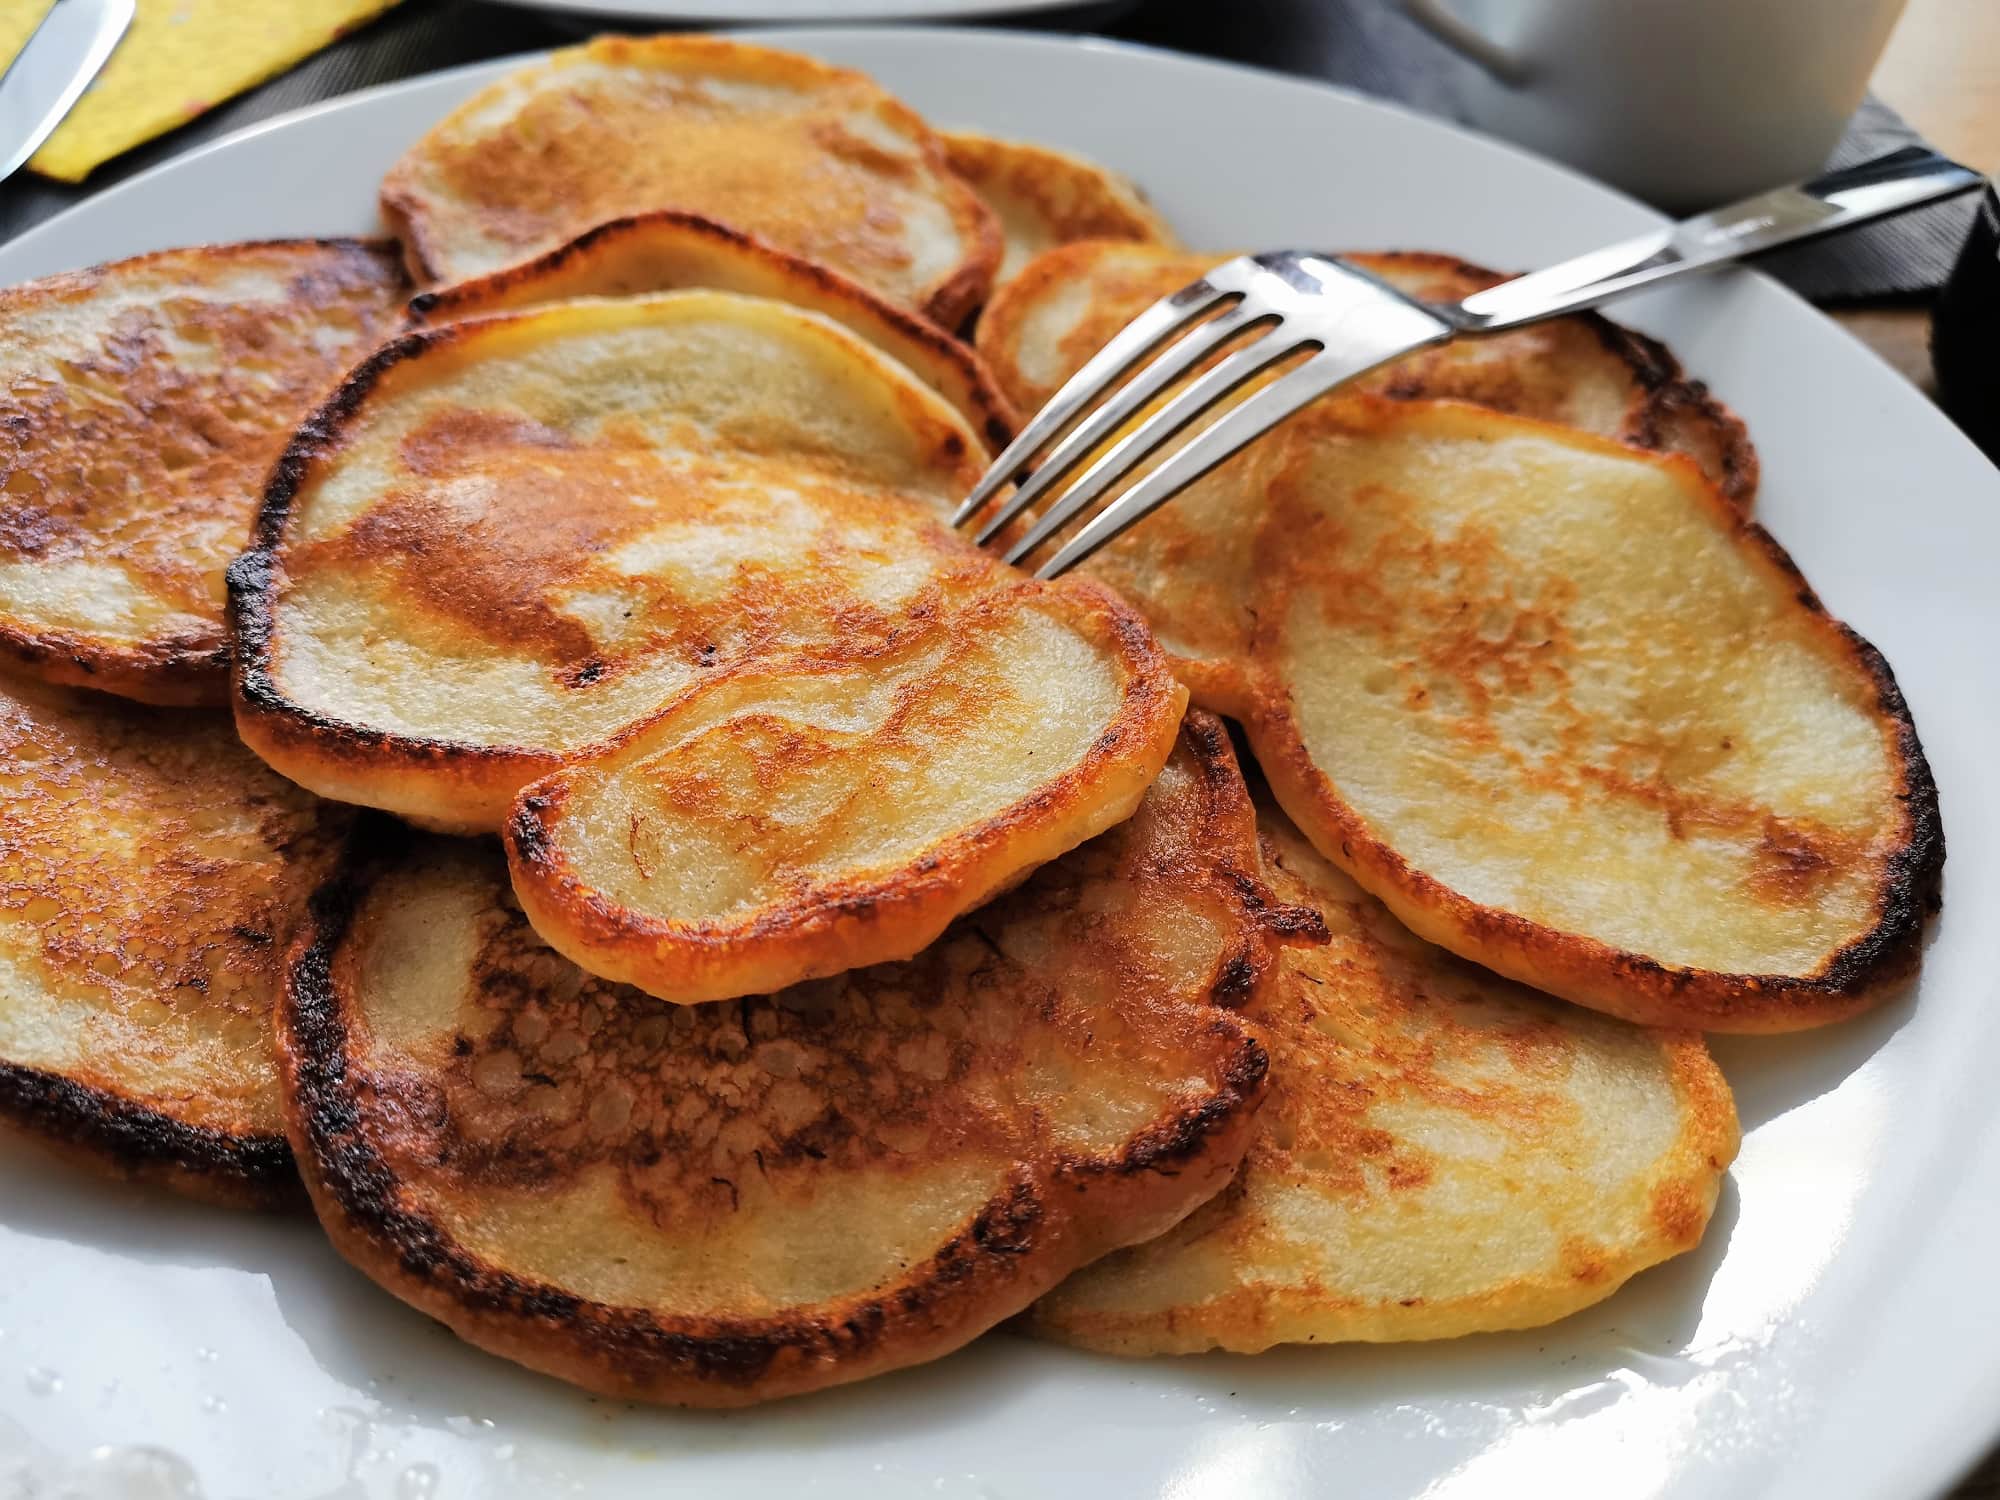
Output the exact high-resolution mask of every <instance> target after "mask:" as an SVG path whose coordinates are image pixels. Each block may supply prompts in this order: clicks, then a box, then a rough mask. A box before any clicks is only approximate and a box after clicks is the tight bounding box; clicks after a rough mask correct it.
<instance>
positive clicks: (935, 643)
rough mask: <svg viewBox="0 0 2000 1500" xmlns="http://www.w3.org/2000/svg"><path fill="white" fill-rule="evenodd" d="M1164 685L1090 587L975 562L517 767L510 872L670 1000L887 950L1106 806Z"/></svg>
mask: <svg viewBox="0 0 2000 1500" xmlns="http://www.w3.org/2000/svg"><path fill="white" fill-rule="evenodd" d="M1052 685H1059V687H1055V686H1052ZM1186 702H1187V692H1186V690H1185V689H1184V688H1182V687H1180V686H1179V685H1178V684H1177V683H1175V682H1173V681H1172V679H1171V677H1170V675H1169V673H1168V670H1167V666H1166V659H1165V658H1164V657H1163V656H1162V655H1161V654H1160V652H1159V648H1158V647H1157V646H1155V645H1154V644H1153V642H1152V639H1151V638H1150V636H1148V635H1147V634H1146V633H1145V630H1144V627H1143V626H1141V625H1140V624H1139V622H1138V621H1137V620H1136V619H1135V618H1134V617H1133V616H1132V615H1131V614H1130V613H1129V612H1128V611H1127V610H1125V609H1124V608H1123V607H1120V606H1115V605H1114V604H1113V602H1112V600H1111V598H1110V596H1109V595H1108V594H1104V593H1101V592H1099V591H1096V590H1089V591H1080V590H1076V589H1065V590H1053V589H1050V588H1049V587H1048V586H1047V585H1045V584H1037V583H1034V582H1032V581H1029V580H1026V579H1022V580H1020V581H1019V582H1015V583H1012V584H1008V585H998V586H996V587H994V588H993V590H992V591H991V592H988V593H984V594H981V595H979V596H977V597H975V598H974V599H972V600H970V601H969V602H967V603H965V604H963V605H960V606H957V607H956V608H953V609H950V610H948V611H945V612H941V613H940V614H938V615H937V616H934V617H932V618H928V619H926V618H917V619H913V620H912V621H911V623H910V628H909V629H907V630H905V631H904V632H903V633H902V634H900V635H899V636H898V638H897V639H896V640H895V641H894V642H892V643H891V644H889V645H888V646H887V647H886V648H884V649H881V650H870V651H868V652H866V653H862V654H850V653H846V652H838V651H833V652H828V653H826V654H825V655H823V656H820V657H818V658H817V659H814V660H810V661H805V662H792V663H785V664H783V665H782V666H779V667H777V668H776V669H773V670H766V671H757V670H751V671H747V672H743V673H740V674H732V675H729V676H726V677H724V678H722V679H721V680H719V681H717V682H715V683H712V684H710V685H708V686H706V687H704V688H703V689H701V690H699V691H697V692H694V693H690V694H688V695H686V696H685V697H683V698H681V699H680V700H678V701H677V702H676V703H675V704H674V706H673V707H672V708H670V709H669V710H667V711H666V712H665V713H663V714H661V715H660V716H659V717H658V718H657V719H655V720H653V721H651V722H650V723H648V724H646V725H644V726H643V727H641V728H639V729H636V730H634V731H632V732H631V733H630V734H628V735H626V736H623V737H621V739H620V741H619V742H618V744H617V745H616V746H615V748H613V749H611V750H609V751H607V752H604V753H601V754H599V755H595V756H590V757H586V758H583V759H581V760H579V761H577V762H575V763H573V764H571V765H569V766H565V767H564V768H563V769H561V770H559V771H557V772H555V773H554V774H553V775H552V776H548V777H546V778H544V779H543V780H541V781H538V782H536V783H534V784H533V785H531V786H529V787H528V788H527V789H526V790H525V791H523V792H522V794H521V796H520V798H519V800H517V801H516V802H515V804H514V811H513V814H512V816H511V817H510V818H509V819H508V823H507V830H506V832H507V853H508V863H509V865H510V867H511V869H512V873H513V879H514V889H515V892H516V894H517V895H518V897H519V898H520V901H521V904H522V906H523V908H524V909H525V910H526V912H527V914H528V918H529V920H530V921H531V922H533V923H534V926H535V930H536V931H537V932H539V933H540V934H541V935H542V937H543V938H544V939H545V940H546V941H548V942H549V943H551V944H553V945H554V946H555V947H556V948H558V949H559V950H561V951H562V952H563V953H564V954H566V955H567V956H568V957H570V958H572V959H574V960H575V961H576V962H577V963H579V964H581V965H582V966H583V967H584V968H586V969H588V970H590V971H591V972H592V973H593V974H600V975H603V976H604V977H606V978H609V979H615V980H622V981H624V982H626V983H629V984H634V985H637V986H638V987H639V988H641V989H644V990H646V991H648V992H650V993H651V994H654V995H656V996H659V997H660V998H661V999H665V1000H673V1001H677V1002H679V1003H682V1004H688V1003H692V1002H696V1001H702V1000H723V999H728V998H730V997H732V996H735V995H747V994H760V993H765V992H768V991H770V990H773V989H777V988H779V987H781V986H784V985H787V984H795V983H798V982H800V981H802V980H807V979H816V978H820V977H822V976H825V975H828V974H838V973H840V972H841V971H842V970H845V969H852V968H857V967H860V966H861V965H864V964H873V963H881V962H885V961H887V960H890V959H899V958H908V957H910V956H912V955H913V954H915V953H916V952H918V950H920V949H922V948H923V947H925V946H926V945H928V944H929V943H930V942H931V941H932V939H934V938H936V937H937V936H938V934H939V933H941V932H942V931H943V930H944V928H945V924H946V923H948V922H949V921H950V920H951V919H952V918H953V917H955V916H957V915H959V914H960V913H961V912H965V911H969V910H971V909H972V908H973V907H975V906H978V905H980V904H981V903H983V902H984V901H985V900H986V899H987V898H988V897H990V896H991V895H993V894H994V892H996V891H998V890H1000V889H1002V888H1004V887H1006V886H1008V885H1011V884H1013V883H1014V882H1015V881H1017V880H1019V879H1020V878H1021V876H1022V875H1023V874H1024V873H1025V872H1027V871H1029V870H1032V869H1033V868H1035V867H1036V866H1037V865H1040V864H1043V863H1045V862H1047V861H1048V860H1051V859H1053V858H1055V857H1056V856H1057V855H1059V854H1061V853H1063V852H1064V851H1065V850H1067V849H1071V848H1073V847H1075V846H1076V845H1077V844H1080V843H1082V842H1083V841H1084V840H1085V839H1088V838H1090V837H1091V836H1092V835H1094V834H1097V833H1101V832H1102V831H1103V830H1104V829H1106V828H1108V827H1109V826H1111V825H1112V824H1113V823H1117V822H1120V821H1122V820H1123V819H1125V818H1127V817H1130V816H1131V814H1132V810H1133V809H1134V808H1135V807H1137V806H1138V804H1139V799H1140V797H1141V796H1143V795H1144V794H1145V790H1146V787H1147V785H1148V784H1149V783H1150V782H1151V781H1152V780H1153V778H1154V777H1155V776H1156V775H1158V774H1159V769H1160V767H1161V765H1163V764H1164V763H1165V761H1166V758H1167V754H1168V752H1169V751H1170V750H1171V749H1172V748H1173V742H1174V735H1175V731H1176V729H1177V727H1178V725H1179V724H1180V719H1181V711H1182V708H1183V707H1184V705H1185V704H1186Z"/></svg>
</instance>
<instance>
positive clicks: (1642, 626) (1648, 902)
mask: <svg viewBox="0 0 2000 1500" xmlns="http://www.w3.org/2000/svg"><path fill="white" fill-rule="evenodd" d="M1276 451H1277V452H1278V454H1279V455H1280V458H1279V460H1278V461H1275V462H1274V463H1273V465H1272V467H1271V468H1270V469H1269V471H1268V482H1267V484H1266V486H1265V487H1264V488H1263V490H1262V492H1261V497H1262V498H1261V504H1259V505H1258V506H1257V507H1256V508H1255V509H1254V510H1248V509H1245V508H1243V507H1241V506H1239V507H1238V508H1236V509H1235V510H1234V511H1231V512H1226V513H1223V512H1216V511H1213V510H1209V509H1204V508H1203V507H1202V506H1199V505H1197V506H1186V505H1183V504H1181V503H1179V502H1176V503H1175V504H1174V505H1170V506H1168V507H1167V508H1166V509H1165V510H1163V511H1162V512H1161V515H1162V516H1167V515H1172V516H1174V518H1175V525H1176V526H1177V527H1179V528H1181V529H1180V530H1178V531H1176V532H1174V533H1173V535H1174V537H1175V538H1176V541H1177V543H1178V544H1179V545H1180V546H1181V548H1182V550H1181V551H1180V552H1178V553H1177V554H1176V556H1175V557H1174V559H1173V560H1172V563H1171V565H1168V564H1167V563H1165V562H1161V563H1160V564H1159V565H1158V566H1157V567H1156V568H1155V569H1154V570H1153V572H1152V573H1151V574H1150V575H1149V576H1150V577H1151V578H1152V579H1153V581H1154V583H1155V589H1154V591H1153V592H1151V593H1143V594H1141V593H1135V595H1134V597H1136V598H1138V599H1139V601H1140V602H1141V604H1142V606H1143V607H1144V608H1145V609H1146V611H1147V612H1148V614H1149V615H1151V616H1153V617H1154V618H1157V619H1161V620H1180V619H1181V618H1182V617H1183V615H1184V614H1185V615H1186V616H1187V617H1188V621H1189V623H1186V624H1184V626H1183V627H1182V630H1181V635H1180V636H1179V637H1178V638H1176V637H1173V636H1171V635H1170V636H1169V639H1168V641H1167V644H1168V645H1169V646H1170V648H1172V649H1177V650H1185V649H1188V648H1189V647H1190V646H1198V647H1199V648H1201V649H1202V651H1203V652H1204V653H1205V655H1204V658H1203V660H1202V661H1200V662H1198V663H1196V664H1195V665H1194V666H1193V668H1192V669H1191V670H1189V671H1188V672H1187V675H1188V676H1189V677H1190V678H1191V679H1192V680H1193V683H1194V689H1195V696H1196V698H1197V699H1198V700H1200V701H1203V702H1204V703H1205V704H1206V706H1209V707H1211V708H1214V709H1217V710H1218V711H1221V712H1225V713H1229V714H1231V715H1233V716H1235V717H1237V718H1239V719H1241V720H1242V721H1243V723H1244V725H1245V727H1246V729H1247V731H1248V733H1249V736H1250V741H1251V744H1252V746H1253V747H1254V748H1255V750H1256V753H1257V759H1258V762H1259V764H1260V765H1261V766H1262V767H1263V768H1264V771H1265V773H1266V775H1267V776H1268V777H1269V778H1270V781H1271V784H1272V787H1273V789H1274V791H1275V792H1276V794H1277V797H1278V800H1279V801H1280V803H1282V804H1283V806H1284V808H1285V810H1286V812H1287V813H1289V814H1290V815H1291V817H1292V818H1293V819H1294V820H1295V821H1296V822H1297V823H1298V824H1299V826H1300V827H1301V828H1302V829H1304V830H1305V832H1306V834H1307V836H1308V837H1310V838H1311V839H1312V841H1313V843H1314V844H1315V845H1316V846H1317V847H1318V848H1319V849H1320V850H1321V851H1322V852H1323V853H1324V854H1325V855H1326V856H1327V857H1328V858H1329V859H1331V860H1332V861H1333V862H1334V863H1335V864H1337V865H1339V866H1340V867H1341V868H1342V869H1343V870H1345V871H1346V872H1347V873H1348V874H1349V875H1351V876H1352V877H1353V878H1354V880H1355V881H1356V882H1357V883H1359V884H1360V885H1361V886H1362V887H1363V888H1364V889H1366V890H1368V891H1369V892H1370V893H1371V894H1373V895H1375V896H1376V897H1378V898H1379V899H1381V900H1382V901H1383V902H1384V903H1385V904H1386V905H1387V906H1388V907H1389V909H1390V910H1391V911H1393V912H1394V913H1395V914H1396V915H1397V916H1398V917H1399V918H1401V919H1402V920H1403V921H1404V922H1405V923H1406V924H1408V925H1409V926H1410V927H1412V928H1413V929H1415V930H1416V931H1417V932H1418V933H1419V934H1420V935H1421V936H1423V937H1425V938H1428V939H1429V940H1430V941H1432V942H1435V943H1438V944H1440V945H1441V946H1443V947H1445V948H1448V949H1450V950H1452V951H1453V952H1455V953H1457V954H1459V955H1460V956H1461V957H1464V958H1469V959H1471V960H1473V961H1475V962H1477V963H1481V964H1484V965H1486V966H1487V967H1488V968H1491V969H1494V970H1496V971H1497V972H1499V973H1502V974H1505V975H1507V976H1509V977H1510V978H1514V979H1518V980H1521V981H1522V982H1524V983H1527V984H1531V985H1534V986H1535V987H1536V988H1538V989H1543V990H1547V991H1549V992H1550V993H1552V994H1557V995H1561V996H1563V997H1564V998H1566V999H1570V1000H1574V1001H1577V1002H1578V1003H1580V1004H1584V1005H1589V1006H1593V1007H1595V1008H1597V1009H1599V1010H1604V1011H1607V1012H1609V1013H1611V1014H1613V1015H1618V1016H1623V1017H1625V1018H1626V1019H1628V1020H1633V1021H1638V1022H1641V1023H1643V1024H1650V1025H1676V1026H1691V1027H1702V1028H1706V1029H1711V1030H1717V1031H1783V1030H1788V1029H1792V1028H1796V1027H1801V1026H1812V1025H1817V1024H1820V1023H1822V1022H1826V1021H1831V1020H1836V1019H1839V1018H1840V1017H1842V1016H1846V1015H1850V1014H1852V1013H1854V1012H1855V1011H1857V1010H1860V1009H1862V1008H1864V1007H1865V1006H1867V1005H1869V1004H1871V1003H1873V1002H1874V1001H1876V1000H1878V999H1879V998H1881V997H1882V996H1883V995H1884V994H1885V993H1887V992H1888V990H1889V989H1890V988H1891V987H1893V986H1894V985H1895V984H1896V983H1897V982H1898V981H1900V980H1901V979H1902V978H1904V977H1905V976H1906V975H1907V974H1908V973H1909V972H1910V970H1911V969H1912V968H1913V967H1914V965H1915V963H1916V960H1917V950H1918V945H1919V942H1920V939H1921V936H1922V929H1923V922H1924V916H1925V913H1926V911H1927V910H1928V909H1929V908H1931V907H1932V906H1934V905H1935V901H1936V893H1937V889H1938V882H1939V876H1940V871H1941V869H1942V866H1943V861H1944V841H1943V835H1942V832H1941V830H1940V827H1939V822H1938V806H1937V792H1936V788H1935V786H1934V785H1933V783H1932V781H1931V777H1930V771H1929V768H1928V766H1927V765H1926V764H1925V761H1924V756H1923V750H1922V747H1921V746H1920V744H1919V743H1918V740H1917V734H1916V729H1915V726H1914V725H1913V724H1912V722H1911V719H1910V714H1909V710H1908V708H1907V707H1906V705H1905V704H1904V702H1903V698H1902V695H1901V694H1900V693H1899V692H1898V691H1897V688H1896V683H1895V678H1894V676H1893V675H1892V674H1891V672H1890V670H1889V667H1888V664H1887V663H1886V662H1884V661H1883V660H1882V658H1881V656H1880V654H1879V653H1877V652H1876V651H1875V650H1874V649H1873V648H1872V647H1871V646H1869V645H1868V644H1867V643H1866V642H1864V641H1862V640H1861V639H1860V638H1859V637H1858V636H1856V635H1855V634H1854V633H1853V632H1852V631H1851V630H1849V629H1848V628H1847V627H1846V626H1844V625H1842V624H1841V623H1840V622H1839V621H1837V620H1835V619H1833V618H1831V617H1830V616H1829V615H1828V614H1827V613H1826V611H1825V610H1824V608H1822V607H1821V605H1820V603H1819V600H1818V599H1817V598H1816V597H1815V596H1814V595H1813V593H1812V590H1811V589H1810V588H1809V587H1808V586H1807V585H1806V583H1805V581H1804V579H1802V578H1801V577H1800V576H1799V573H1798V571H1797V569H1796V568H1795V567H1794V566H1793V565H1792V563H1791V560H1790V559H1789V558H1787V557H1786V556H1785V554H1784V552H1783V551H1782V550H1781V549H1780V548H1779V547H1778V545H1777V543H1775V542H1774V541H1772V539H1771V538H1770V536H1769V535H1768V534H1766V533H1765V532H1764V531H1763V530H1762V528H1760V527H1758V526H1756V525H1755V524H1754V523H1752V522H1750V521H1748V520H1746V519H1744V517H1743V516H1742V514H1741V513H1740V512H1739V511H1738V510H1737V509H1736V507H1735V506H1734V505H1733V504H1731V503H1730V501H1729V500H1728V499H1727V497H1725V496H1724V495H1723V494H1722V493H1721V492H1720V491H1719V490H1718V489H1717V488H1716V487H1715V486H1714V485H1713V484H1711V483H1710V482H1709V481H1708V480H1707V479H1706V478H1705V477H1704V476H1703V475H1702V474H1701V472H1700V470H1699V469H1697V468H1696V467H1695V465H1694V464H1693V463H1692V462H1690V461H1689V460H1687V459H1686V458H1684V457H1674V458H1661V457H1657V456H1654V455H1649V454H1646V453H1642V452H1640V451H1638V450H1635V449H1633V448H1630V447H1627V446H1624V445H1621V444H1616V443H1612V442H1608V441H1606V440H1604V439H1601V438H1593V437H1590V436H1588V435H1586V434H1583V433H1580V432H1577V431H1575V430H1573V429H1569V428H1563V427H1556V426H1554V425H1551V424H1548V423H1541V422H1533V421H1529V420H1527V419H1525V418H1520V417H1509V416H1503V415H1501V414H1499V413H1497V412H1492V411H1488V410H1485V409H1483V408H1480V407H1476V406H1472V405H1468V404H1465V403H1462V402H1391V401H1384V400H1380V399H1377V398H1353V399H1349V400H1346V401H1340V402H1334V403H1329V404H1327V405H1324V406H1322V407H1319V408H1317V409H1315V410H1314V411H1311V412H1309V413H1306V414H1304V415H1303V416H1301V417H1300V418H1299V419H1298V420H1297V421H1295V422H1294V423H1292V424H1291V425H1290V427H1289V428H1288V429H1287V431H1286V432H1285V434H1284V436H1283V437H1282V438H1281V439H1280V440H1279V442H1278V443H1277V444H1276ZM1155 519H1158V518H1157V517H1156V518H1155ZM1150 524H1151V522H1148V523H1147V525H1150ZM1204 525H1206V526H1210V527H1212V528H1214V529H1213V531H1212V532H1211V533H1210V542H1211V545H1209V546H1207V547H1202V546H1200V545H1198V536H1197V533H1196V531H1195V530H1194V528H1197V527H1200V526H1204ZM1145 529H1146V528H1145V526H1141V527H1140V528H1139V529H1138V531H1136V532H1135V533H1134V537H1135V539H1136V538H1138V537H1140V536H1142V535H1143V533H1144V532H1145ZM1121 545H1122V544H1121ZM1200 599H1206V600H1209V601H1225V602H1224V603H1221V604H1217V605H1216V606H1215V607H1214V608H1212V609H1211V610H1210V611H1209V612H1208V613H1207V614H1206V615H1199V616H1197V614H1196V612H1195V611H1193V610H1191V609H1184V605H1186V604H1187V602H1188V601H1190V600H1200Z"/></svg>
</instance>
